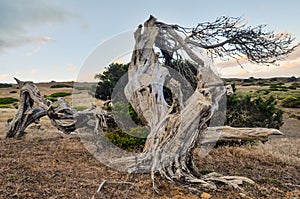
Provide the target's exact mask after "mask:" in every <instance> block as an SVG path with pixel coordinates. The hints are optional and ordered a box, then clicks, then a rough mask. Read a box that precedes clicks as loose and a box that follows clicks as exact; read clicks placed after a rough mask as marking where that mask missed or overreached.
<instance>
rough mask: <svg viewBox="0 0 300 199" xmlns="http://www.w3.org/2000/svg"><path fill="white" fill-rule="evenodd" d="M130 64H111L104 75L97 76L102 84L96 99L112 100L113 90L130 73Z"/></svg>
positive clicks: (99, 85)
mask: <svg viewBox="0 0 300 199" xmlns="http://www.w3.org/2000/svg"><path fill="white" fill-rule="evenodd" d="M128 67H129V64H118V63H112V64H110V65H109V66H108V67H107V68H106V69H105V71H104V72H103V73H99V74H96V75H95V79H99V80H100V82H99V83H98V85H97V88H96V92H95V97H96V98H97V99H101V100H107V99H111V94H112V92H113V88H114V87H115V85H116V83H117V82H118V80H119V79H120V78H121V77H122V76H123V75H124V74H125V73H126V72H127V71H128Z"/></svg>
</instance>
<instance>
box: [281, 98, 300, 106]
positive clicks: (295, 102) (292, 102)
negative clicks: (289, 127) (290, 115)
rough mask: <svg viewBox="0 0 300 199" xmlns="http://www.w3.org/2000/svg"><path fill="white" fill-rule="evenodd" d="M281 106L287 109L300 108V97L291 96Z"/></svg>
mask: <svg viewBox="0 0 300 199" xmlns="http://www.w3.org/2000/svg"><path fill="white" fill-rule="evenodd" d="M281 105H282V106H283V107H286V108H300V97H292V96H289V97H287V98H285V99H283V100H282V103H281Z"/></svg>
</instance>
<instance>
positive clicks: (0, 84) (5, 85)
mask: <svg viewBox="0 0 300 199" xmlns="http://www.w3.org/2000/svg"><path fill="white" fill-rule="evenodd" d="M10 87H12V84H3V83H0V88H10Z"/></svg>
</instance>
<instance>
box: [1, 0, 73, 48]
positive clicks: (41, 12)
mask: <svg viewBox="0 0 300 199" xmlns="http://www.w3.org/2000/svg"><path fill="white" fill-rule="evenodd" d="M72 16H73V14H72V13H70V12H68V11H66V10H63V9H62V8H60V7H59V6H58V5H55V4H54V2H53V1H47V0H28V1H26V3H21V2H20V1H9V0H3V1H0V19H1V20H0V27H1V32H0V53H1V52H2V53H3V52H6V51H7V50H8V49H11V48H17V47H19V46H24V45H28V44H38V45H40V44H41V43H42V44H43V43H47V42H52V41H54V39H53V38H51V37H47V36H44V35H38V36H33V35H32V32H33V31H32V30H35V29H36V28H38V27H41V26H45V25H48V26H51V25H53V24H56V23H60V22H62V21H66V20H68V19H69V18H71V17H72Z"/></svg>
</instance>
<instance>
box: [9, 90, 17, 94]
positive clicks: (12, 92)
mask: <svg viewBox="0 0 300 199" xmlns="http://www.w3.org/2000/svg"><path fill="white" fill-rule="evenodd" d="M9 93H11V94H14V93H17V91H10V92H9Z"/></svg>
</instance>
